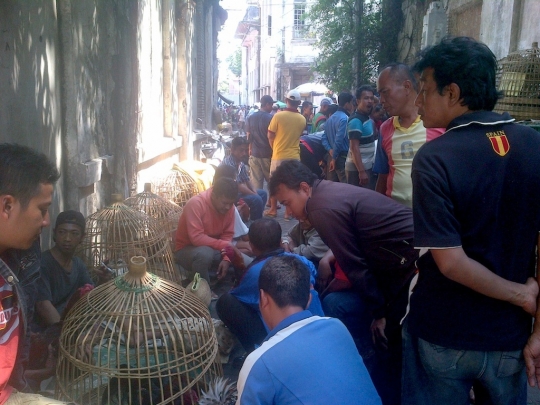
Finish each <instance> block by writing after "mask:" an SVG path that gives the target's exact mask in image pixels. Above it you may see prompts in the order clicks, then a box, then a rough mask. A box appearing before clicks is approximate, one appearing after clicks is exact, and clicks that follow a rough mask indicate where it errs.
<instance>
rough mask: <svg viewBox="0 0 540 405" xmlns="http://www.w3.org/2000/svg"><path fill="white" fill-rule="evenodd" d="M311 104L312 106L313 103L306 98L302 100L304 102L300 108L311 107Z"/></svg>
mask: <svg viewBox="0 0 540 405" xmlns="http://www.w3.org/2000/svg"><path fill="white" fill-rule="evenodd" d="M312 106H313V103H312V102H311V101H308V100H304V102H303V103H302V108H305V107H312Z"/></svg>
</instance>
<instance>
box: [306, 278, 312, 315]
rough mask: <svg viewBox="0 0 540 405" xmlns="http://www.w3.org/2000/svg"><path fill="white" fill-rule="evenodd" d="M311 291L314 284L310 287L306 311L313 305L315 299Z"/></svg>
mask: <svg viewBox="0 0 540 405" xmlns="http://www.w3.org/2000/svg"><path fill="white" fill-rule="evenodd" d="M311 290H313V284H310V285H309V299H308V300H307V304H306V307H305V308H304V309H308V308H309V306H310V305H311V299H312V298H313V295H312V294H311Z"/></svg>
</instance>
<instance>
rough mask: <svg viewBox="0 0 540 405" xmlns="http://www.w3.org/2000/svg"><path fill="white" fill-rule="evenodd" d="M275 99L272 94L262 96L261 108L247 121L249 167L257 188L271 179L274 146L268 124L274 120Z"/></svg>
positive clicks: (260, 187)
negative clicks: (272, 146)
mask: <svg viewBox="0 0 540 405" xmlns="http://www.w3.org/2000/svg"><path fill="white" fill-rule="evenodd" d="M273 104H274V100H272V97H270V96H262V98H261V108H260V110H259V111H257V112H256V113H253V114H251V115H250V116H249V117H248V119H247V123H246V132H247V137H248V140H249V167H250V169H251V178H252V181H253V186H254V187H255V189H256V190H257V189H261V190H262V188H263V186H264V184H263V183H264V180H266V182H268V181H270V162H271V160H272V148H271V147H270V143H269V142H268V125H269V124H270V121H271V120H272V114H270V112H271V111H272V105H273Z"/></svg>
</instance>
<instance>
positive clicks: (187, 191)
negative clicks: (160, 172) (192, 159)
mask: <svg viewBox="0 0 540 405" xmlns="http://www.w3.org/2000/svg"><path fill="white" fill-rule="evenodd" d="M152 186H153V188H154V192H155V193H156V194H157V195H159V196H161V197H163V198H165V199H167V200H169V201H172V202H174V203H175V204H177V205H179V206H180V207H183V206H184V205H186V203H187V202H188V200H189V199H190V198H191V197H193V196H195V195H197V194H199V192H200V191H199V187H198V186H197V181H196V180H195V179H194V178H193V177H191V175H190V174H189V173H188V172H187V171H185V170H184V169H182V168H180V167H175V169H173V170H170V171H169V172H168V173H167V175H166V176H164V177H159V178H156V179H154V180H153V181H152Z"/></svg>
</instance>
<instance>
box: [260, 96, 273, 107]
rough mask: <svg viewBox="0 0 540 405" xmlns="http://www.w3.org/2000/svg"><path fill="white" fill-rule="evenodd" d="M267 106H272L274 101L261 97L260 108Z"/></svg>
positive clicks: (267, 97) (268, 97) (269, 97)
mask: <svg viewBox="0 0 540 405" xmlns="http://www.w3.org/2000/svg"><path fill="white" fill-rule="evenodd" d="M268 104H274V100H273V99H272V97H271V96H268V95H265V96H262V97H261V107H264V106H265V105H268Z"/></svg>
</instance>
